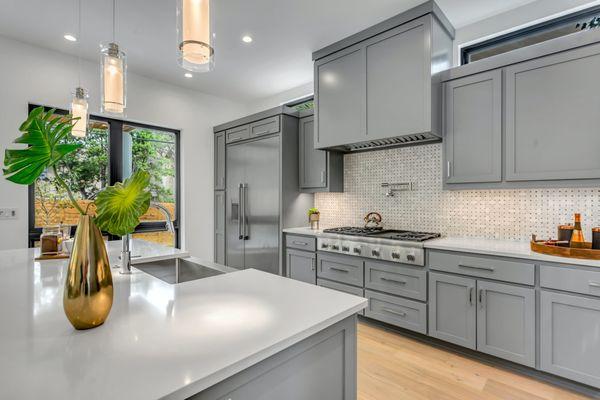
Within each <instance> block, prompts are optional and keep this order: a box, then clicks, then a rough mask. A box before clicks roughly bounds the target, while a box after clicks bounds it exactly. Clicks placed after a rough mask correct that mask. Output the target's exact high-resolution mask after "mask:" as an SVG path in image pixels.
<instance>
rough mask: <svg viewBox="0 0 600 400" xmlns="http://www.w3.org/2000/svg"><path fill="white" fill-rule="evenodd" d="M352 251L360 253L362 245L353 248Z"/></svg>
mask: <svg viewBox="0 0 600 400" xmlns="http://www.w3.org/2000/svg"><path fill="white" fill-rule="evenodd" d="M352 251H353V252H354V254H360V247H355V248H354V249H352Z"/></svg>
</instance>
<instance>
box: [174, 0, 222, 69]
mask: <svg viewBox="0 0 600 400" xmlns="http://www.w3.org/2000/svg"><path fill="white" fill-rule="evenodd" d="M212 22H213V18H211V6H210V0H177V36H178V41H179V57H178V61H179V65H181V66H182V67H183V68H184V69H187V70H188V71H193V72H207V71H210V70H212V69H213V67H214V55H215V50H214V47H215V35H214V25H213V23H212Z"/></svg>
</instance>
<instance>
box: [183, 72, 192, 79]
mask: <svg viewBox="0 0 600 400" xmlns="http://www.w3.org/2000/svg"><path fill="white" fill-rule="evenodd" d="M183 76H185V77H186V78H191V77H192V76H194V75H192V74H190V73H189V72H186V73H185V74H184V75H183Z"/></svg>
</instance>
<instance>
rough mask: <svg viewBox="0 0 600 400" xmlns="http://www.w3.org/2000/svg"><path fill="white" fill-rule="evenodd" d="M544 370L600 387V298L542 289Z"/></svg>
mask: <svg viewBox="0 0 600 400" xmlns="http://www.w3.org/2000/svg"><path fill="white" fill-rule="evenodd" d="M540 312H541V318H540V339H541V343H540V365H541V369H542V370H544V371H546V372H550V373H552V374H556V375H560V376H563V377H565V378H568V379H572V380H574V381H577V382H581V383H584V384H587V385H591V386H595V387H600V339H599V332H600V299H594V298H589V297H583V296H575V295H569V294H563V293H556V292H551V291H546V290H542V291H541V295H540Z"/></svg>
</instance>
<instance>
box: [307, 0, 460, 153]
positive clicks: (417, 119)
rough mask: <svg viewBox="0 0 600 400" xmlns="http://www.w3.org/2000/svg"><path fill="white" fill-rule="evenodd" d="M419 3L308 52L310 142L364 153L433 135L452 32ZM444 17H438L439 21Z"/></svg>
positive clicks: (436, 129) (437, 133) (433, 11)
mask: <svg viewBox="0 0 600 400" xmlns="http://www.w3.org/2000/svg"><path fill="white" fill-rule="evenodd" d="M440 14H441V12H440V10H439V8H438V7H437V6H436V5H435V4H434V3H433V2H427V3H424V4H422V5H421V6H418V7H415V8H414V9H411V10H409V11H407V12H406V13H403V14H400V15H398V16H396V17H392V18H390V19H389V20H386V21H384V22H382V23H380V24H377V25H375V26H373V27H371V28H368V29H366V30H364V31H362V32H359V33H357V34H355V35H352V36H350V37H348V38H346V39H343V40H341V41H339V42H337V43H334V44H332V45H330V46H328V47H326V48H325V49H322V50H319V51H317V52H315V53H314V54H313V59H314V60H315V69H314V73H315V79H314V81H315V115H316V123H315V127H316V132H317V134H316V136H315V147H316V148H318V149H326V148H330V149H334V150H337V151H352V150H366V149H372V148H378V147H387V146H399V145H403V144H409V143H410V144H414V143H415V142H419V141H421V142H424V141H432V140H439V139H440V137H441V84H440V83H439V81H438V80H434V79H432V75H433V74H435V73H436V72H437V71H439V70H440V69H443V68H447V67H449V66H450V64H451V59H452V38H453V35H454V29H453V28H452V27H451V26H450V25H449V24H448V23H447V19H446V18H445V17H444V16H443V15H440ZM441 21H445V22H441Z"/></svg>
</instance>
